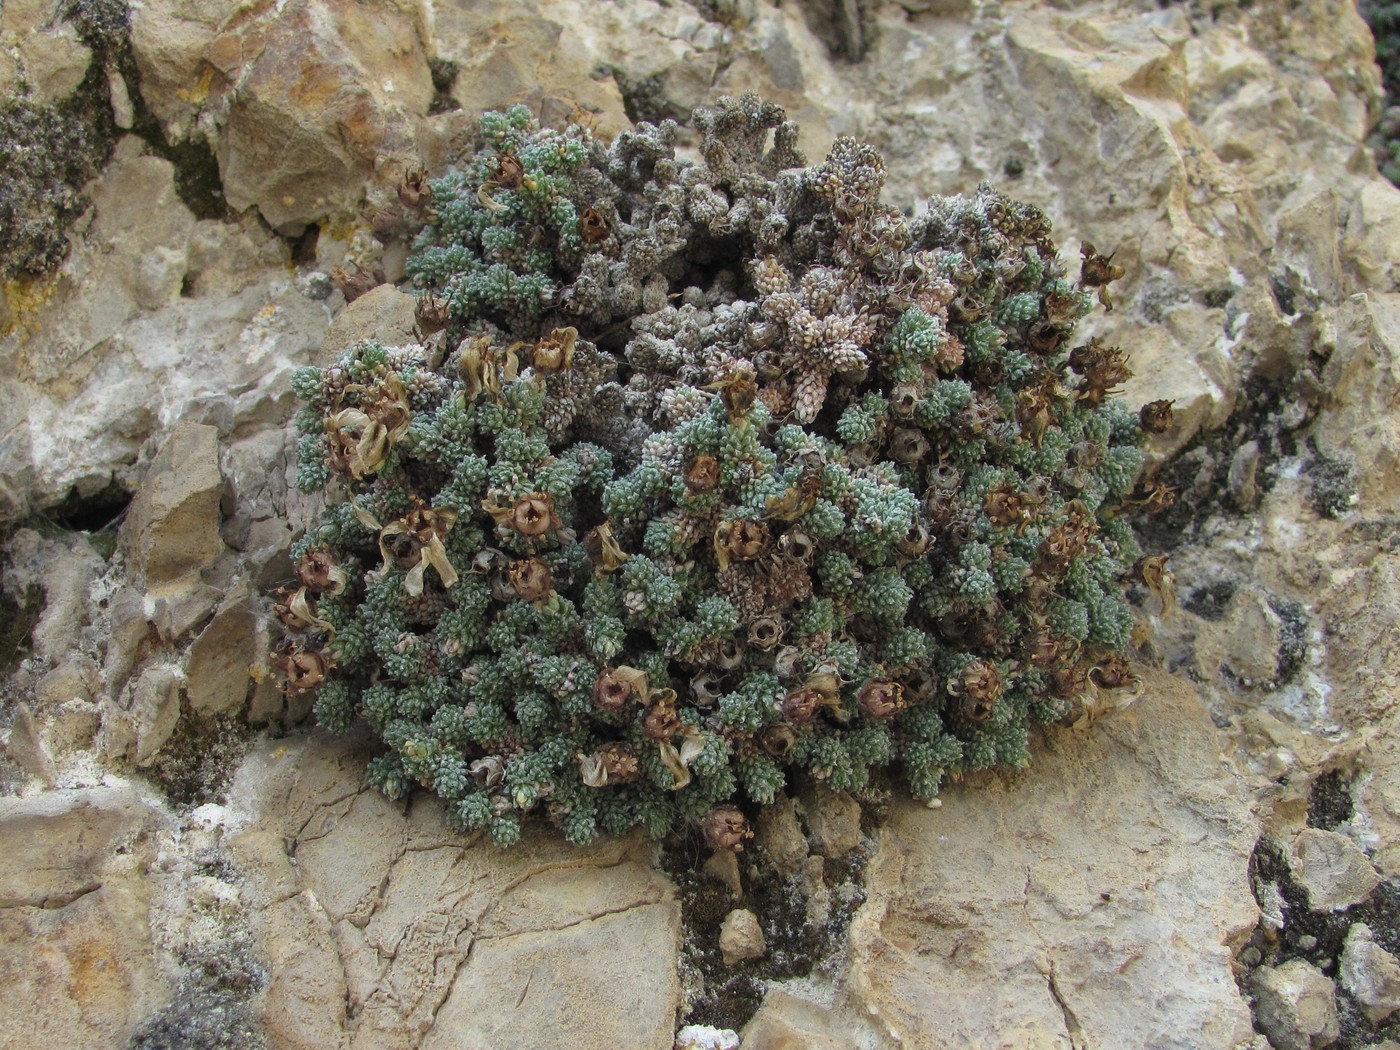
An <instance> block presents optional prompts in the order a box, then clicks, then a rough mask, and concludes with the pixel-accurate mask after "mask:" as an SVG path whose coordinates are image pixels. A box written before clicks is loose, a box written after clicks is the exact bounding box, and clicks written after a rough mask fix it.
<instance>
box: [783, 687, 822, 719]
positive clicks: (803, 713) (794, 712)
mask: <svg viewBox="0 0 1400 1050" xmlns="http://www.w3.org/2000/svg"><path fill="white" fill-rule="evenodd" d="M825 701H826V697H825V696H824V695H823V694H822V693H821V692H819V691H818V690H816V689H808V688H806V687H803V688H801V689H793V690H790V691H789V692H788V693H787V695H785V696H784V697H783V698H782V699H781V700H779V701H778V713H779V714H780V715H782V716H783V718H784V719H785V720H786V721H788V722H791V723H792V724H793V725H799V726H802V725H806V724H807V723H808V722H810V721H811V720H812V716H813V715H815V714H816V713H817V708H818V707H821V706H822V704H823V703H824V702H825Z"/></svg>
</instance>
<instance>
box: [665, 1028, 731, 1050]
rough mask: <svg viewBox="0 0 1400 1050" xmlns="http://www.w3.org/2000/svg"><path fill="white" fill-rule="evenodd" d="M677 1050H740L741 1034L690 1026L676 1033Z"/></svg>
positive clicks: (726, 1030)
mask: <svg viewBox="0 0 1400 1050" xmlns="http://www.w3.org/2000/svg"><path fill="white" fill-rule="evenodd" d="M675 1050H739V1034H738V1033H737V1032H735V1031H732V1030H731V1029H728V1028H723V1029H721V1028H714V1027H712V1026H710V1025H707V1024H706V1025H702V1024H688V1025H686V1026H685V1027H684V1028H682V1029H681V1030H680V1031H679V1032H677V1033H676V1043H675Z"/></svg>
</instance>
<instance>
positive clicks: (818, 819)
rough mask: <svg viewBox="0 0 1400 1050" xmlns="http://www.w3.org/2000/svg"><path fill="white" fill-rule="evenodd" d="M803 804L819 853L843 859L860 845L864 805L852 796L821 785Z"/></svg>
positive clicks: (804, 793) (815, 785)
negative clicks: (861, 815)
mask: <svg viewBox="0 0 1400 1050" xmlns="http://www.w3.org/2000/svg"><path fill="white" fill-rule="evenodd" d="M800 801H801V804H802V815H803V817H804V818H805V819H806V821H807V829H808V831H810V832H811V835H812V844H813V846H814V848H815V849H816V850H817V852H819V853H821V854H823V855H824V856H827V857H840V856H842V855H844V854H846V853H849V852H851V850H853V849H855V848H856V847H857V846H859V845H860V803H859V802H857V801H856V800H855V799H853V798H851V796H850V795H848V794H846V793H845V792H844V791H832V790H831V789H830V788H828V787H827V786H826V785H825V784H821V783H817V784H814V785H813V786H812V788H811V789H810V790H808V791H805V792H803V794H802V797H801V799H800Z"/></svg>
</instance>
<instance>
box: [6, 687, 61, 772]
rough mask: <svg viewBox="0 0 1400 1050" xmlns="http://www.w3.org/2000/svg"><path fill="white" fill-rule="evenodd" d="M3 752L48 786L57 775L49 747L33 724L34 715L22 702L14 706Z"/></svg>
mask: <svg viewBox="0 0 1400 1050" xmlns="http://www.w3.org/2000/svg"><path fill="white" fill-rule="evenodd" d="M5 754H6V755H8V756H9V758H10V761H12V762H14V763H15V765H17V766H19V767H20V768H21V769H23V770H24V771H25V772H26V773H28V774H29V775H30V776H32V777H38V778H39V779H40V780H42V781H43V782H44V783H45V784H47V785H49V786H50V787H51V786H53V783H54V781H55V780H56V779H57V777H58V770H57V768H56V767H55V766H54V763H53V756H52V755H51V754H49V749H48V748H47V747H46V746H45V744H44V740H43V737H42V736H40V734H39V727H38V726H37V725H35V724H34V715H33V714H32V713H30V710H29V708H28V707H27V706H25V705H24V704H20V705H19V706H18V707H16V708H15V718H14V722H12V723H11V725H10V736H9V739H8V740H7V741H6V742H5Z"/></svg>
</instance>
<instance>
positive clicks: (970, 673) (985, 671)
mask: <svg viewBox="0 0 1400 1050" xmlns="http://www.w3.org/2000/svg"><path fill="white" fill-rule="evenodd" d="M1001 688H1002V683H1001V672H1000V671H998V670H997V668H996V665H995V664H992V663H990V662H988V661H986V660H973V661H972V662H971V663H969V664H968V665H967V666H966V667H965V668H963V673H962V674H961V675H959V676H958V677H956V678H954V679H953V680H952V681H950V682H949V683H948V694H949V695H950V696H954V697H959V698H961V700H962V714H963V717H964V718H966V719H967V720H968V721H969V722H985V721H986V720H987V719H989V718H991V717H992V713H993V712H994V711H995V710H996V702H997V701H998V700H999V699H1000V698H1001Z"/></svg>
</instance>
